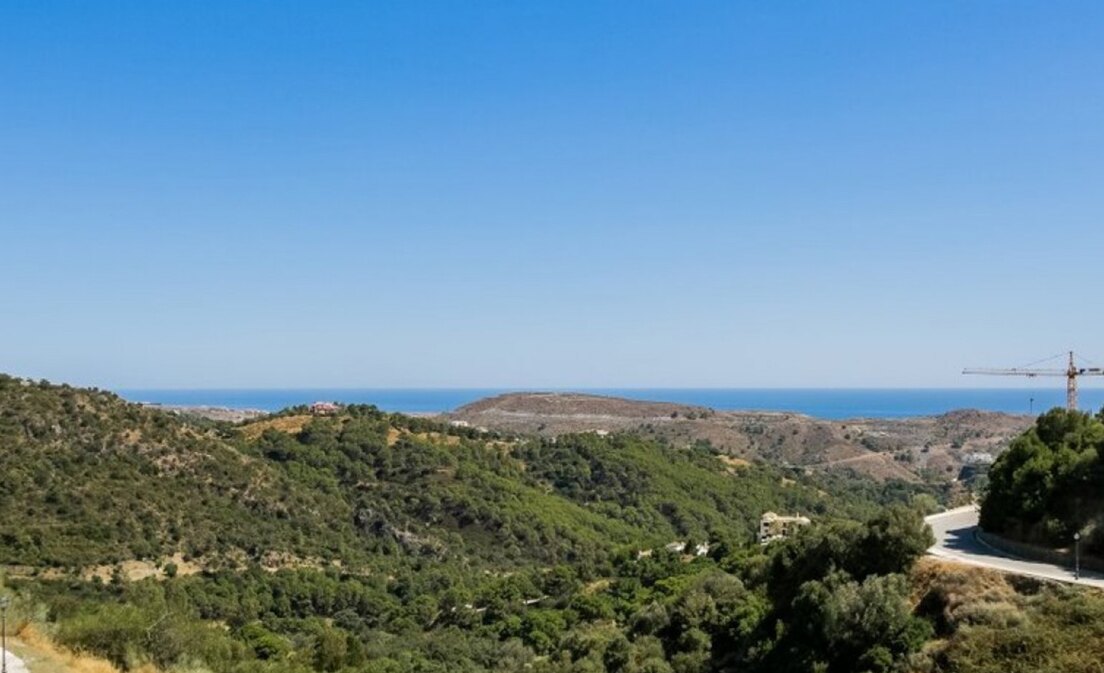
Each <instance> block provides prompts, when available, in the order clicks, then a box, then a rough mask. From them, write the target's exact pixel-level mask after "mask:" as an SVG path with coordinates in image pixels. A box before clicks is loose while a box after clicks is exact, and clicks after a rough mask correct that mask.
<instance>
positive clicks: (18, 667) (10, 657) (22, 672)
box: [0, 650, 27, 673]
mask: <svg viewBox="0 0 1104 673" xmlns="http://www.w3.org/2000/svg"><path fill="white" fill-rule="evenodd" d="M0 654H3V655H4V656H5V657H6V658H7V661H6V663H7V666H8V673H27V666H26V665H25V664H24V663H23V660H22V659H20V658H19V657H17V656H15V655H14V654H12V653H11V651H10V650H9V651H8V652H4V650H0Z"/></svg>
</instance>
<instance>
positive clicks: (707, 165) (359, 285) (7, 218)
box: [0, 0, 1104, 387]
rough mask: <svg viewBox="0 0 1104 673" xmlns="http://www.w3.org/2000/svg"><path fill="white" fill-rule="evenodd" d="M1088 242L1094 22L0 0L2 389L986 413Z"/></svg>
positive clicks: (1097, 148)
mask: <svg viewBox="0 0 1104 673" xmlns="http://www.w3.org/2000/svg"><path fill="white" fill-rule="evenodd" d="M1102 215H1104V3H1100V2H1081V3H1075V2H1043V1H1040V2H1032V3H1025V2H968V3H964V2H958V1H954V2H912V3H905V2H873V1H870V2H822V3H810V2H733V1H725V2H715V3H711V2H667V3H659V2H638V1H635V0H633V1H630V0H624V1H622V2H594V1H587V2H568V1H565V0H557V1H555V2H539V3H538V2H515V1H513V0H509V1H503V2H491V1H477V2H454V1H451V0H449V1H444V2H436V3H426V2H413V1H412V2H324V3H320V2H306V1H304V2H278V1H272V2H227V1H225V0H221V1H219V2H180V3H166V2H149V1H148V0H138V1H135V2H112V1H100V2H83V1H81V2H38V1H32V0H6V1H0V252H2V255H3V266H2V274H0V278H2V279H3V281H2V283H3V285H2V288H0V289H2V292H0V321H2V322H0V370H2V371H7V372H10V373H14V374H19V375H24V376H33V377H46V378H50V379H53V380H59V381H70V382H74V383H79V384H94V385H100V386H106V387H250V386H260V387H295V386H354V387H372V386H382V387H386V386H521V387H543V386H561V387H572V386H726V387H744V386H749V387H758V386H943V385H950V386H963V385H974V386H976V385H986V384H987V385H1007V384H1009V383H1010V381H1009V380H1004V379H1001V380H982V379H964V377H962V376H961V375H960V374H959V372H960V370H961V368H962V367H963V366H966V365H995V366H1002V365H1009V366H1011V365H1018V364H1023V363H1024V362H1026V361H1028V360H1031V359H1034V358H1040V357H1044V356H1047V355H1050V354H1052V353H1056V352H1059V351H1062V350H1064V349H1066V348H1070V347H1072V348H1076V349H1079V350H1081V351H1083V352H1085V354H1086V355H1088V356H1089V357H1093V356H1095V357H1096V358H1098V359H1099V360H1104V312H1102V311H1101V310H1100V295H1101V291H1102V289H1104V264H1102V263H1101V260H1100V255H1101V253H1102V251H1104V217H1102ZM1037 383H1038V382H1036V385H1037ZM1055 383H1056V385H1060V382H1055Z"/></svg>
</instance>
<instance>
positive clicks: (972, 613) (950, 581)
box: [912, 558, 1025, 627]
mask: <svg viewBox="0 0 1104 673" xmlns="http://www.w3.org/2000/svg"><path fill="white" fill-rule="evenodd" d="M912 587H913V596H912V599H913V603H914V604H916V605H920V606H921V607H922V608H923V609H925V610H927V611H928V612H934V613H937V614H933V615H932V616H934V617H938V619H939V620H940V621H941V622H942V623H943V624H945V625H946V626H948V627H957V626H958V625H961V624H987V625H990V626H1000V627H1008V626H1014V625H1016V624H1018V623H1020V622H1021V621H1023V620H1024V619H1025V615H1024V613H1023V611H1022V609H1021V608H1022V605H1021V600H1020V596H1019V595H1018V594H1017V592H1016V589H1015V587H1013V586H1012V585H1011V584H1010V583H1009V581H1008V578H1007V576H1006V575H1004V574H1002V573H999V572H996V571H993V570H987V569H984V568H975V567H973V566H967V565H962V564H958V563H951V562H947V561H942V560H937V559H933V558H923V559H920V560H919V561H918V562H917V563H916V566H915V568H914V569H913V571H912Z"/></svg>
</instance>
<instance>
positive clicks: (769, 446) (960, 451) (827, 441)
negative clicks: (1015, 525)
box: [447, 393, 1033, 481]
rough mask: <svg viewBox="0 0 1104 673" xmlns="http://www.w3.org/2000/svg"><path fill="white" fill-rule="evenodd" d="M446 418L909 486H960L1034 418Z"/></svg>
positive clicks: (494, 400) (603, 409)
mask: <svg viewBox="0 0 1104 673" xmlns="http://www.w3.org/2000/svg"><path fill="white" fill-rule="evenodd" d="M447 417H448V419H449V420H450V421H451V422H453V423H457V424H466V425H471V426H475V427H484V428H488V429H491V430H497V431H503V432H514V433H537V434H541V435H545V436H556V435H561V434H566V433H573V432H598V433H607V432H625V431H630V432H635V433H640V434H643V435H645V436H649V437H655V438H658V439H663V440H667V441H670V442H673V443H675V444H676V445H690V444H693V443H695V442H701V441H707V442H709V443H711V444H712V445H713V446H715V447H717V448H719V449H721V450H723V451H724V452H725V453H728V454H730V455H732V456H734V457H737V458H742V459H744V460H761V461H765V462H770V463H774V464H779V465H788V466H801V467H807V468H809V469H831V470H850V471H854V472H857V473H860V474H865V475H869V476H872V477H874V478H877V479H891V478H896V479H902V480H906V481H920V480H935V481H951V480H955V479H958V478H959V477H960V476H961V475H962V473H963V467H964V466H967V465H970V464H972V463H975V462H977V461H982V462H984V461H986V460H988V458H986V456H993V457H995V456H996V455H998V454H999V453H1000V452H1001V451H1003V450H1004V448H1005V447H1006V446H1007V445H1008V442H1009V441H1011V439H1012V438H1013V437H1015V436H1016V435H1018V434H1020V433H1021V432H1023V431H1024V430H1026V429H1027V428H1028V427H1029V426H1030V425H1031V423H1032V420H1033V419H1032V418H1031V417H1030V416H1019V415H1010V414H1001V413H994V412H986V411H976V410H962V411H953V412H950V413H947V414H942V415H940V416H928V417H917V418H909V419H861V418H860V419H848V420H842V421H839V420H825V419H817V418H812V417H810V416H805V415H802V414H796V413H767V412H742V411H715V410H713V409H709V408H706V407H696V406H687V405H681V404H670V403H665V402H639V401H635V400H626V399H619V398H612V397H602V396H596V395H583V394H576V393H514V394H508V395H500V396H497V397H491V398H487V399H484V400H480V401H477V402H474V403H472V404H469V405H466V406H464V407H461V408H459V409H457V410H456V411H454V412H452V413H450V414H447Z"/></svg>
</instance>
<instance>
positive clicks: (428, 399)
mask: <svg viewBox="0 0 1104 673" xmlns="http://www.w3.org/2000/svg"><path fill="white" fill-rule="evenodd" d="M509 392H523V391H522V390H519V389H505V388H288V389H210V390H201V389H187V390H182V389H178V390H164V389H162V390H123V391H119V394H120V395H122V396H123V398H125V399H128V400H130V401H132V402H144V403H152V404H163V405H179V406H210V407H226V408H231V409H257V410H261V411H278V410H280V409H284V408H286V407H291V406H295V405H299V404H310V403H313V402H319V401H335V402H342V403H345V404H374V405H375V406H377V407H379V408H380V409H382V410H384V411H392V412H402V413H410V414H432V413H441V412H446V411H452V410H454V409H456V408H457V407H460V406H463V405H465V404H468V403H469V402H474V401H476V400H479V399H483V398H485V397H490V396H492V395H500V394H503V393H509ZM543 392H579V393H589V394H594V395H612V396H615V397H624V398H628V399H634V400H650V401H660V402H677V403H680V404H692V405H700V406H705V407H711V408H713V409H716V410H718V411H745V410H746V411H790V412H797V413H802V414H807V415H809V416H814V417H817V418H829V419H842V418H908V417H912V416H931V415H936V414H942V413H945V412H948V411H954V410H957V409H982V410H987V411H1003V412H1006V413H1011V414H1038V413H1042V412H1043V411H1046V410H1047V409H1050V408H1052V407H1058V406H1065V403H1066V393H1065V389H1064V388H1058V387H1054V388H1040V389H1029V388H884V389H874V388H864V389H859V388H788V389H787V388H761V389H756V388H581V389H550V390H549V389H546V390H544V391H543ZM1080 406H1081V408H1082V409H1084V410H1093V411H1095V410H1099V409H1100V408H1101V407H1102V406H1104V388H1086V389H1083V390H1081V391H1080Z"/></svg>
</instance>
